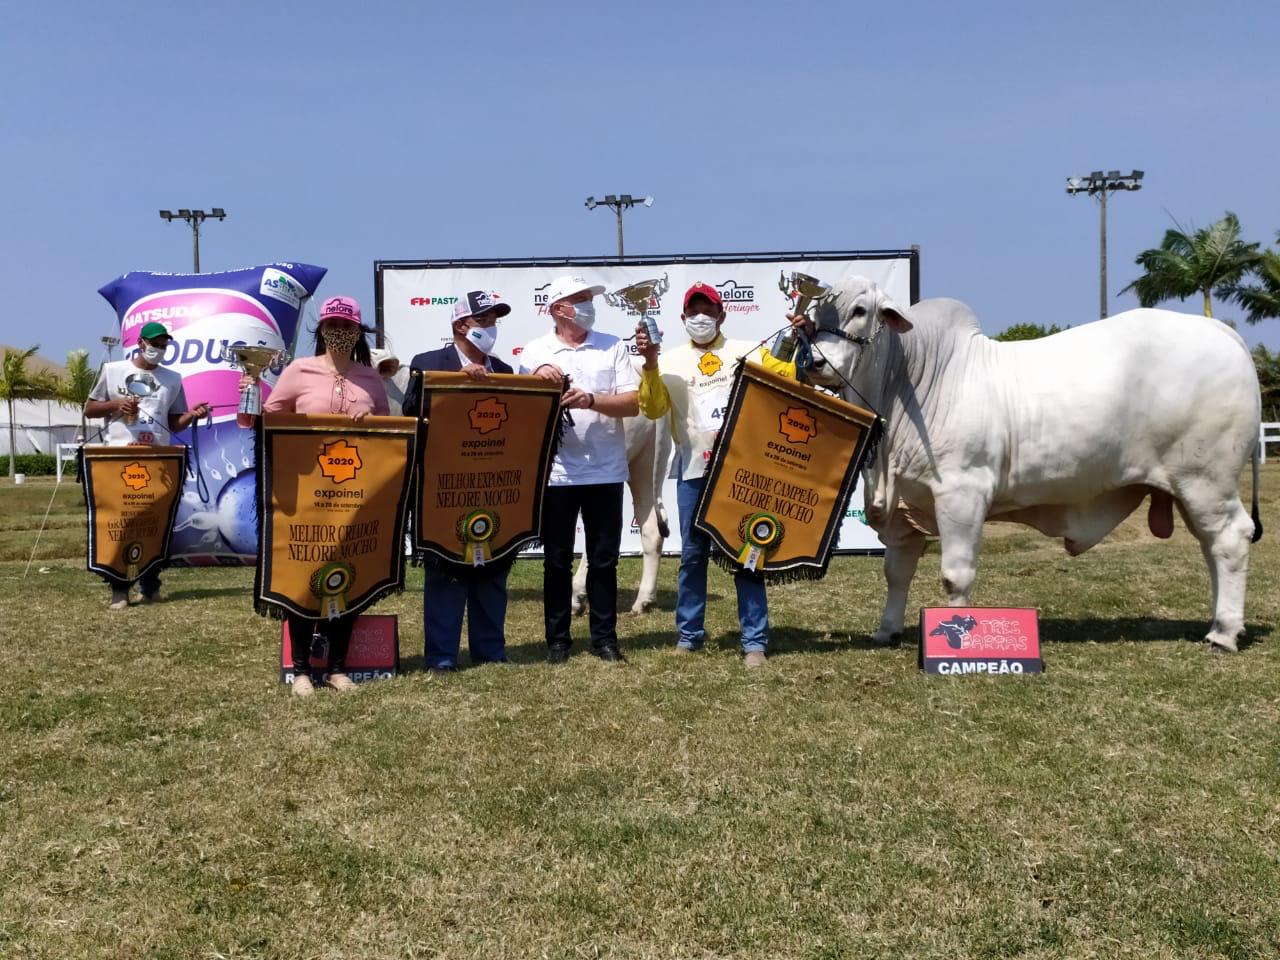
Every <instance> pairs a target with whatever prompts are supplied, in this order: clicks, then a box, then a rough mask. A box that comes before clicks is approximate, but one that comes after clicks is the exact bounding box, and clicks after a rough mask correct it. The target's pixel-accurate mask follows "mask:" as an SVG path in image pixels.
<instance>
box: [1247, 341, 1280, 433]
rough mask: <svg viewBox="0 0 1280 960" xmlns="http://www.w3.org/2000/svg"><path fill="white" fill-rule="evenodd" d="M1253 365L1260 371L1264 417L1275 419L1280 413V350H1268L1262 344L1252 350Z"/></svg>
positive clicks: (1260, 390) (1259, 381)
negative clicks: (1271, 351) (1278, 408)
mask: <svg viewBox="0 0 1280 960" xmlns="http://www.w3.org/2000/svg"><path fill="white" fill-rule="evenodd" d="M1252 353H1253V366H1254V369H1255V370H1257V371H1258V390H1259V392H1260V393H1261V394H1262V419H1263V420H1269V421H1274V420H1275V419H1276V418H1277V416H1280V414H1278V413H1277V406H1278V405H1280V351H1277V352H1276V353H1270V352H1268V350H1267V348H1266V347H1265V346H1263V345H1262V344H1258V345H1257V346H1256V347H1254V348H1253V350H1252Z"/></svg>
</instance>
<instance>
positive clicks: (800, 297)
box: [769, 272, 831, 361]
mask: <svg viewBox="0 0 1280 960" xmlns="http://www.w3.org/2000/svg"><path fill="white" fill-rule="evenodd" d="M778 289H779V290H781V291H782V292H783V293H785V294H786V295H787V299H789V300H791V301H793V303H792V306H791V315H792V316H797V317H798V316H801V315H802V314H805V313H808V312H809V308H810V307H812V306H813V305H814V304H815V303H819V302H821V301H822V300H825V299H826V298H827V297H829V296H830V295H831V285H830V284H828V283H823V282H822V281H821V280H819V279H818V278H817V277H811V276H809V274H807V273H799V272H797V273H792V274H787V273H785V272H784V273H783V274H782V275H781V276H780V277H779V278H778ZM799 342H800V340H799V335H798V334H797V333H796V329H795V327H788V328H787V329H786V330H783V331H782V332H781V333H780V334H778V336H777V338H776V339H775V340H774V341H773V346H772V347H770V348H769V352H770V353H772V354H773V355H774V356H775V357H777V358H778V359H779V360H788V361H789V360H792V359H794V358H795V355H796V347H797V346H798V345H799Z"/></svg>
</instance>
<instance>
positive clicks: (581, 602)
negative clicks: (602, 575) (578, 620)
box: [569, 597, 587, 617]
mask: <svg viewBox="0 0 1280 960" xmlns="http://www.w3.org/2000/svg"><path fill="white" fill-rule="evenodd" d="M569 612H570V613H571V614H573V615H574V616H575V617H580V616H582V615H583V614H584V613H586V612H587V598H586V597H574V598H573V599H572V600H570V601H569Z"/></svg>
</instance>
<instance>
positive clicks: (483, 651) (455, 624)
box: [404, 290, 515, 673]
mask: <svg viewBox="0 0 1280 960" xmlns="http://www.w3.org/2000/svg"><path fill="white" fill-rule="evenodd" d="M510 312H511V306H510V305H509V304H506V303H502V302H501V301H498V300H495V299H494V297H493V295H492V294H490V293H486V292H485V291H483V290H473V291H471V292H470V293H468V294H467V295H466V296H465V297H462V298H460V299H459V301H458V302H457V303H456V304H454V307H453V343H451V344H448V345H447V346H444V347H441V348H440V349H439V350H428V351H427V352H426V353H420V354H418V355H417V356H416V357H414V358H413V362H412V363H411V364H410V367H411V369H412V370H448V371H461V372H462V373H465V374H466V375H467V376H469V377H471V378H472V379H475V380H484V379H485V378H486V377H488V376H489V375H490V374H491V373H511V372H513V371H512V369H511V367H510V366H508V365H507V364H505V363H503V362H502V361H501V360H499V359H498V358H497V357H494V356H492V355H491V354H492V353H493V348H494V346H495V344H496V343H497V339H498V320H499V319H500V318H501V317H505V316H506V315H507V314H508V313H510ZM421 392H422V378H421V377H415V376H412V375H410V378H409V389H408V391H407V392H406V393H405V398H404V414H405V416H407V417H416V416H417V415H418V402H419V397H420V395H421ZM514 562H515V554H514V553H512V554H510V555H508V556H507V557H504V558H502V559H500V560H494V561H492V562H490V563H486V564H482V565H481V566H478V567H474V566H468V565H467V564H463V563H453V562H450V561H447V560H441V559H439V558H438V557H434V556H428V557H427V558H426V561H425V568H426V581H425V583H424V584H423V590H422V625H423V632H424V633H425V635H426V636H425V644H424V651H423V660H422V663H423V666H424V667H425V668H426V669H427V670H431V671H433V672H439V673H444V672H449V671H452V670H456V669H457V666H458V649H459V647H460V646H461V644H462V617H463V614H464V613H465V614H466V616H467V645H468V647H469V649H470V651H471V662H472V663H506V662H507V651H506V636H505V632H504V628H505V625H506V618H507V575H508V574H509V573H510V572H511V565H512V563H514Z"/></svg>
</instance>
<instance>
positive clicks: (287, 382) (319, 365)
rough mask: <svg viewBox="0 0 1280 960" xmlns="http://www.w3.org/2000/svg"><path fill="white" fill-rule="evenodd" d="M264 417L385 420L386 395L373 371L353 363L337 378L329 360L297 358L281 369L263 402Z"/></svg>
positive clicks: (388, 412)
mask: <svg viewBox="0 0 1280 960" xmlns="http://www.w3.org/2000/svg"><path fill="white" fill-rule="evenodd" d="M262 409H263V411H264V412H265V413H312V414H314V413H342V414H346V415H347V416H348V417H353V416H356V415H357V414H361V413H364V414H370V413H371V414H375V415H377V416H387V415H388V414H390V412H391V408H390V407H389V406H388V405H387V391H386V388H385V387H384V386H383V385H382V377H381V376H380V375H379V374H378V371H377V370H374V369H373V367H366V366H364V365H363V364H359V363H353V364H352V365H351V366H350V367H348V368H347V372H346V373H345V374H343V375H342V376H338V375H337V374H336V373H334V372H333V367H332V366H330V364H329V358H328V357H326V356H324V355H323V354H321V355H320V356H318V357H300V358H299V359H297V360H295V361H293V363H291V364H289V365H288V366H287V367H285V368H284V372H283V373H281V374H280V379H279V380H278V381H276V385H275V388H274V389H273V390H272V391H271V395H270V396H269V397H267V399H266V400H265V401H263V404H262Z"/></svg>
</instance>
